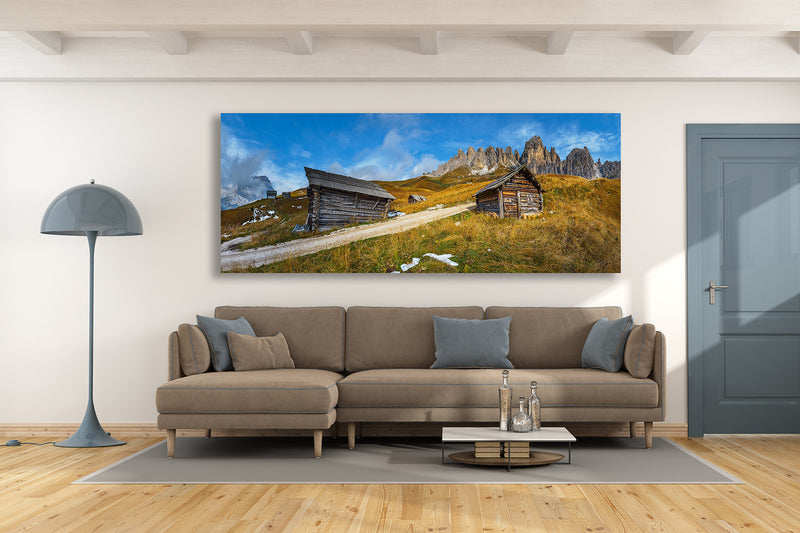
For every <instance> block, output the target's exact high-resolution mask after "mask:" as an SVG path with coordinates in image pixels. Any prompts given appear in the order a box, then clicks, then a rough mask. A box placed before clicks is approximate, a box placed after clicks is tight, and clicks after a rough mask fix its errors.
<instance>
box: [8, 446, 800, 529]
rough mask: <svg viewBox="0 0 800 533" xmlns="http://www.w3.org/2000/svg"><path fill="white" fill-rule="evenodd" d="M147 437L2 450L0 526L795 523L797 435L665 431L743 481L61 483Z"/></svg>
mask: <svg viewBox="0 0 800 533" xmlns="http://www.w3.org/2000/svg"><path fill="white" fill-rule="evenodd" d="M25 440H26V441H30V442H44V439H25ZM158 440H159V439H157V438H133V439H130V440H129V441H128V445H127V446H122V447H116V448H104V449H69V448H55V447H53V446H40V447H39V446H22V447H18V448H7V447H1V448H0V531H3V532H6V531H34V532H40V531H42V532H49V531H80V532H92V531H113V532H117V531H146V532H155V531H191V532H195V531H297V532H308V531H345V532H347V531H376V532H378V531H380V532H383V531H387V532H388V531H392V532H394V531H402V532H411V531H422V532H428V531H432V532H447V531H455V532H460V531H514V532H532V531H573V532H577V531H581V532H587V531H592V532H595V531H603V532H606V533H616V532H622V531H674V532H677V533H683V532H688V531H709V532H731V531H780V532H791V531H795V532H797V531H800V436H796V435H791V436H783V435H779V436H712V437H706V438H703V439H673V440H675V441H676V442H678V443H679V444H681V445H682V446H686V447H687V448H689V449H690V450H692V451H693V452H695V453H696V454H698V455H700V456H702V457H704V458H705V459H707V460H708V461H710V462H712V463H714V464H716V465H718V466H720V467H722V468H724V469H725V470H727V471H728V472H730V473H732V474H734V475H736V476H737V477H739V478H740V479H742V480H743V481H745V482H746V484H744V485H70V482H72V481H74V480H76V479H78V478H80V477H83V476H85V475H87V474H89V473H91V472H93V471H95V470H98V469H100V468H102V467H104V466H106V465H108V464H110V463H112V462H114V461H117V460H119V459H121V458H123V457H126V456H128V455H130V454H132V453H134V452H136V451H138V450H141V449H142V448H145V447H147V446H149V445H151V444H154V443H156V442H158Z"/></svg>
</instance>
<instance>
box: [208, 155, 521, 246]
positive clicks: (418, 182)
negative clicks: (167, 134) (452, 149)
mask: <svg viewBox="0 0 800 533" xmlns="http://www.w3.org/2000/svg"><path fill="white" fill-rule="evenodd" d="M506 172H507V169H505V168H502V167H501V168H499V169H497V170H496V171H495V172H494V173H492V174H487V175H485V176H472V175H470V173H469V171H467V170H466V169H463V168H459V169H456V170H454V171H452V172H449V173H447V174H445V175H443V176H438V177H432V176H420V177H417V178H412V179H408V180H404V181H376V182H375V183H377V184H379V185H380V186H381V187H383V188H384V189H386V190H387V191H388V192H389V193H390V194H392V195H393V196H394V197H395V198H397V200H394V201H393V202H392V210H394V211H400V212H403V213H409V214H410V213H416V212H419V211H424V210H425V209H429V208H434V207H436V206H439V205H443V206H449V205H454V204H458V203H462V202H470V201H472V195H473V194H475V193H476V192H477V191H478V190H480V189H481V188H482V187H483V186H484V185H486V184H487V183H488V182H489V181H491V180H494V179H496V178H497V177H500V176H502V175H503V174H505V173H506ZM412 194H417V195H421V196H424V197H425V198H426V200H425V201H424V202H417V203H413V204H409V202H408V197H409V195H412ZM307 214H308V198H307V197H306V190H305V189H298V190H296V191H294V192H292V195H291V198H282V197H279V198H275V199H262V200H257V201H255V202H252V203H249V204H246V205H243V206H240V207H237V208H234V209H228V210H225V211H222V212H221V215H220V226H221V233H220V235H221V242H225V241H228V240H231V239H235V238H237V237H249V239H248V240H247V241H245V242H243V243H241V244H239V245H237V246H236V249H237V250H247V249H251V248H260V247H262V246H270V245H273V244H277V243H280V242H286V241H289V240H293V239H301V238H304V237H308V236H309V234H308V233H293V232H292V230H293V229H294V227H295V225H297V224H300V225H302V224H305V222H306V216H307ZM329 232H330V231H329ZM329 232H323V233H329ZM316 234H319V233H315V235H316Z"/></svg>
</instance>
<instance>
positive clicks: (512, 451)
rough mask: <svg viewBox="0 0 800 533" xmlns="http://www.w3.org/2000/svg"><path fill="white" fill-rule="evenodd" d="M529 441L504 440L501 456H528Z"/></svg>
mask: <svg viewBox="0 0 800 533" xmlns="http://www.w3.org/2000/svg"><path fill="white" fill-rule="evenodd" d="M530 456H531V454H530V443H528V442H506V445H505V448H504V449H503V457H511V458H512V459H514V458H522V457H530Z"/></svg>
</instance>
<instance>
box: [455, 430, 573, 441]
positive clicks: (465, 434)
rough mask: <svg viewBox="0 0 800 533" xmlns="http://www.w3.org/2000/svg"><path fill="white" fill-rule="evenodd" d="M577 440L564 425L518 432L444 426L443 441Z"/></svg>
mask: <svg viewBox="0 0 800 533" xmlns="http://www.w3.org/2000/svg"><path fill="white" fill-rule="evenodd" d="M468 441H472V442H575V441H576V439H575V437H574V436H573V435H572V433H570V432H569V431H567V428H563V427H543V428H542V429H540V430H539V431H528V432H527V433H516V432H514V431H500V428H499V427H443V428H442V442H468Z"/></svg>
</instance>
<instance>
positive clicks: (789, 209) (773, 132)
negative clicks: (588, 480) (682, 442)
mask: <svg viewBox="0 0 800 533" xmlns="http://www.w3.org/2000/svg"><path fill="white" fill-rule="evenodd" d="M686 133H687V135H686V137H687V215H688V225H687V227H688V247H689V248H688V272H687V291H688V293H687V302H688V336H689V338H688V350H689V353H688V356H689V357H688V359H689V361H688V363H689V365H688V371H689V375H688V377H689V435H690V436H701V435H703V434H704V433H800V125H789V124H782V125H767V124H761V125H720V124H717V125H715V124H698V125H689V126H687V130H686Z"/></svg>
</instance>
